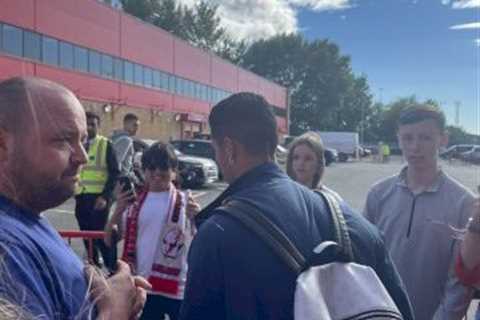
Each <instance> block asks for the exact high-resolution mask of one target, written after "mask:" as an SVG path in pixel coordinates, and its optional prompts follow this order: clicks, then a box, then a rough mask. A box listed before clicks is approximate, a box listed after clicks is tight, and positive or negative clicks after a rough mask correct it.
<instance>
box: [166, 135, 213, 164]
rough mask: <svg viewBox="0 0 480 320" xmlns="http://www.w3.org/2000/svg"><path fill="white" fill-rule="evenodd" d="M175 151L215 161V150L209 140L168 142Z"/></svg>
mask: <svg viewBox="0 0 480 320" xmlns="http://www.w3.org/2000/svg"><path fill="white" fill-rule="evenodd" d="M170 143H171V144H172V145H173V146H174V147H175V149H177V150H179V151H180V152H182V153H184V154H186V155H189V156H197V157H202V158H208V159H212V160H215V149H213V146H212V142H211V141H210V140H200V139H191V140H174V141H171V142H170Z"/></svg>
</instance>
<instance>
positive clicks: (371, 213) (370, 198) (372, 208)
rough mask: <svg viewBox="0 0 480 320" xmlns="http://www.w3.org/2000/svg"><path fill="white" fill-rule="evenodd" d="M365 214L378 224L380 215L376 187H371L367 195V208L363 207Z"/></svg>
mask: <svg viewBox="0 0 480 320" xmlns="http://www.w3.org/2000/svg"><path fill="white" fill-rule="evenodd" d="M363 216H364V217H365V218H367V220H368V221H370V223H372V224H376V222H377V221H376V218H377V216H378V199H377V194H376V192H375V190H374V189H370V191H369V192H368V195H367V201H366V203H365V208H364V209H363Z"/></svg>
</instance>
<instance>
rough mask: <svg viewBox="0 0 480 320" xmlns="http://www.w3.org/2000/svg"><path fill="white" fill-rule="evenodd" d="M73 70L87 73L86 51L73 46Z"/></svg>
mask: <svg viewBox="0 0 480 320" xmlns="http://www.w3.org/2000/svg"><path fill="white" fill-rule="evenodd" d="M73 55H74V61H75V70H78V71H83V72H88V50H87V49H85V48H82V47H77V46H75V47H74V48H73Z"/></svg>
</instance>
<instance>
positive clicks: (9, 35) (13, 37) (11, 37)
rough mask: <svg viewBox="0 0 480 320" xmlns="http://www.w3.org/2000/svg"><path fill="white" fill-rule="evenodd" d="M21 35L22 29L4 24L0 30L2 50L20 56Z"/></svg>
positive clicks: (21, 47)
mask: <svg viewBox="0 0 480 320" xmlns="http://www.w3.org/2000/svg"><path fill="white" fill-rule="evenodd" d="M22 37H23V35H22V29H20V28H17V27H14V26H9V25H6V24H4V25H3V32H2V38H3V39H2V41H3V51H5V52H7V53H10V54H13V55H16V56H20V57H21V56H22V54H23V52H22V51H23V45H22V44H23V39H22Z"/></svg>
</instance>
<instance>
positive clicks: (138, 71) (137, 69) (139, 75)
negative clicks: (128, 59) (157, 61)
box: [134, 63, 143, 86]
mask: <svg viewBox="0 0 480 320" xmlns="http://www.w3.org/2000/svg"><path fill="white" fill-rule="evenodd" d="M134 79H135V81H134V82H135V84H138V85H139V86H142V85H143V67H142V66H141V65H139V64H136V63H135V65H134Z"/></svg>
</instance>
